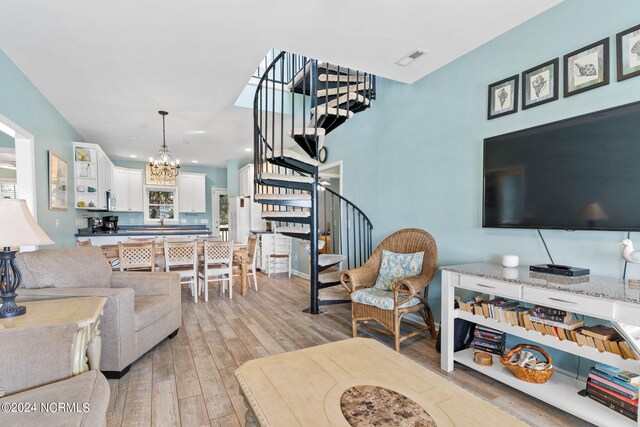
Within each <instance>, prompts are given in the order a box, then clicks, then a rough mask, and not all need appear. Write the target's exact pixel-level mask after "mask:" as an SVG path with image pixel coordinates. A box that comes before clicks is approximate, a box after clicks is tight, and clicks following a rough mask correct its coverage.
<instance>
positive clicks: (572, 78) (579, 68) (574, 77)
mask: <svg viewBox="0 0 640 427" xmlns="http://www.w3.org/2000/svg"><path fill="white" fill-rule="evenodd" d="M608 84H609V38H608V37H607V38H606V39H603V40H600V41H597V42H595V43H593V44H590V45H589V46H585V47H583V48H581V49H578V50H575V51H573V52H571V53H568V54H566V55H565V56H564V97H565V98H566V97H568V96H571V95H576V94H578V93H582V92H584V91H587V90H591V89H595V88H597V87H600V86H604V85H608Z"/></svg>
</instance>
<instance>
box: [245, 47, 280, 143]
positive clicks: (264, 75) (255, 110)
mask: <svg viewBox="0 0 640 427" xmlns="http://www.w3.org/2000/svg"><path fill="white" fill-rule="evenodd" d="M286 54H287V52H285V51H282V52H280V53H279V54H278V55H277V56H276V57H275V58H273V60H272V61H271V64H269V66H268V67H267V68H265V70H264V73H262V77H260V81H259V82H258V87H257V89H256V93H255V95H254V96H253V123H255V129H256V131H257V132H258V134H259V135H256V138H255V140H254V142H253V145H254V147H253V152H254V153H257V149H258V145H259V144H260V142H259V141H260V139H262V141H264V143H265V144H266V145H267V146H268V147H269V149H271V150H272V151H273V148H272V147H271V146H270V145H269V142H268V141H267V138H265V137H264V135H263V134H262V129H260V126H258V111H259V108H258V99H259V95H260V93H261V92H262V89H263V87H264V85H263V84H264V82H265V81H266V80H267V77H268V76H269V71H271V70H273V69H274V68H275V66H276V64H277V63H278V61H280V59H282V58H283V57H284V56H285V55H286Z"/></svg>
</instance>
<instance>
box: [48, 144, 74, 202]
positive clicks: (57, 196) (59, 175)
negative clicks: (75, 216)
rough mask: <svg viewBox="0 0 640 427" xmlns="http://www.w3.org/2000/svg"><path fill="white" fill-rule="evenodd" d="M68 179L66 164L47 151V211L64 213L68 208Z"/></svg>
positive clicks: (60, 158)
mask: <svg viewBox="0 0 640 427" xmlns="http://www.w3.org/2000/svg"><path fill="white" fill-rule="evenodd" d="M68 179H69V169H68V165H67V162H66V161H65V160H64V159H62V157H59V156H57V155H55V154H53V153H52V152H51V151H49V210H52V211H66V210H67V209H68V208H69V192H68V191H67V188H68Z"/></svg>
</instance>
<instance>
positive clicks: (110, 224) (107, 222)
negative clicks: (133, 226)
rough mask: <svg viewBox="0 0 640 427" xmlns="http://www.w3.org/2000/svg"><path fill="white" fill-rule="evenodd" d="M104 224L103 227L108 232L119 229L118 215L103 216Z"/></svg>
mask: <svg viewBox="0 0 640 427" xmlns="http://www.w3.org/2000/svg"><path fill="white" fill-rule="evenodd" d="M102 224H103V225H102V229H103V230H104V231H106V232H108V233H115V232H116V231H118V217H117V216H116V215H108V216H105V217H102Z"/></svg>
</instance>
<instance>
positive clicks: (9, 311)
mask: <svg viewBox="0 0 640 427" xmlns="http://www.w3.org/2000/svg"><path fill="white" fill-rule="evenodd" d="M0 298H2V307H0V319H7V318H9V317H18V316H22V315H23V314H25V313H26V312H27V307H25V306H22V305H16V301H15V300H16V294H12V295H0Z"/></svg>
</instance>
